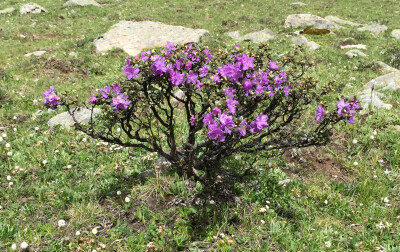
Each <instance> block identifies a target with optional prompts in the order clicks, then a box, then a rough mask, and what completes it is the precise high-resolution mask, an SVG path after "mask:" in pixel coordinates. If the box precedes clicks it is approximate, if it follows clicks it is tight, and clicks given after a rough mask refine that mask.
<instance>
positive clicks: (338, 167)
mask: <svg viewBox="0 0 400 252" xmlns="http://www.w3.org/2000/svg"><path fill="white" fill-rule="evenodd" d="M332 139H335V140H334V141H332V142H331V143H329V144H328V146H327V148H326V147H323V146H317V147H308V148H303V149H301V151H300V153H298V152H295V151H294V150H288V151H286V152H285V154H284V159H285V161H286V163H288V164H289V165H288V167H289V168H288V170H287V172H288V173H289V174H290V175H292V176H294V177H297V178H299V179H307V178H309V177H311V176H313V175H315V174H317V175H322V176H325V177H327V178H329V179H332V180H335V181H341V182H344V181H351V171H350V170H349V169H348V168H346V167H345V166H344V165H343V164H342V163H341V162H340V160H339V157H340V156H341V155H342V153H344V152H345V150H346V149H347V148H346V146H345V144H346V143H345V142H346V137H345V134H344V133H342V132H335V133H334V135H333V136H332ZM330 150H331V151H332V152H333V153H335V154H336V155H337V156H335V155H334V154H332V153H331V152H330Z"/></svg>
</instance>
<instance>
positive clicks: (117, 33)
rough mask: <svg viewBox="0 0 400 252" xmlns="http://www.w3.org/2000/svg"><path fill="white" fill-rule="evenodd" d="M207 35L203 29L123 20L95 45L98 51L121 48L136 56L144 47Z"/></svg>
mask: <svg viewBox="0 0 400 252" xmlns="http://www.w3.org/2000/svg"><path fill="white" fill-rule="evenodd" d="M206 35H209V32H208V31H206V30H203V29H191V28H186V27H182V26H173V25H167V24H163V23H160V22H151V21H142V22H131V21H121V22H119V23H118V24H116V25H114V26H112V27H111V29H110V30H109V31H108V32H107V33H105V34H103V35H102V36H100V37H99V38H97V39H96V40H95V41H94V45H95V46H96V51H97V52H98V53H99V52H104V51H108V50H111V49H113V48H121V49H122V50H124V51H125V52H126V53H128V54H129V55H132V56H135V55H137V54H138V53H140V52H141V51H142V50H143V49H144V48H153V47H157V46H162V47H163V46H165V45H166V44H167V41H169V42H173V43H175V44H185V43H188V42H199V40H200V39H201V38H202V37H204V36H206Z"/></svg>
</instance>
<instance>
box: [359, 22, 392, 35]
mask: <svg viewBox="0 0 400 252" xmlns="http://www.w3.org/2000/svg"><path fill="white" fill-rule="evenodd" d="M387 29H388V28H387V26H386V25H380V24H371V25H365V26H363V27H360V28H358V29H357V31H369V32H371V33H372V34H374V35H378V34H380V33H382V32H384V31H386V30H387Z"/></svg>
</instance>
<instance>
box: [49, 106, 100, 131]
mask: <svg viewBox="0 0 400 252" xmlns="http://www.w3.org/2000/svg"><path fill="white" fill-rule="evenodd" d="M100 112H101V110H100V109H99V108H95V109H93V119H95V118H96V116H97V115H98V114H100ZM74 116H75V119H76V120H77V121H78V122H79V123H81V124H86V123H88V122H89V121H90V119H91V118H92V111H91V110H90V109H86V108H80V109H77V110H76V112H75V113H74ZM74 124H75V122H74V120H73V119H72V116H70V115H69V113H68V112H63V113H61V114H58V115H56V116H55V117H53V118H51V119H50V120H49V121H48V122H47V125H49V126H50V127H54V126H55V125H61V127H63V128H66V129H68V130H69V129H70V128H71V127H72V126H73V125H74Z"/></svg>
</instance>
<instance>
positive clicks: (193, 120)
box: [190, 115, 196, 126]
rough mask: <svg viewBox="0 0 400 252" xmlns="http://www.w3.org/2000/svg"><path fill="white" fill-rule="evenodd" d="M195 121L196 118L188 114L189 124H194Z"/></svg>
mask: <svg viewBox="0 0 400 252" xmlns="http://www.w3.org/2000/svg"><path fill="white" fill-rule="evenodd" d="M195 122H196V118H195V117H194V115H191V116H190V125H191V126H194V123H195Z"/></svg>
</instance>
